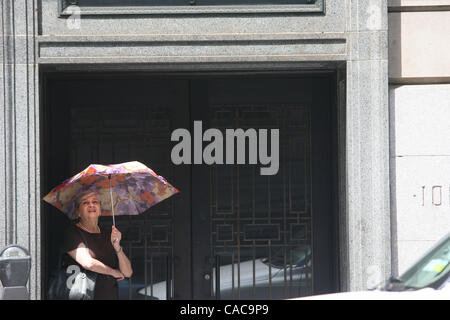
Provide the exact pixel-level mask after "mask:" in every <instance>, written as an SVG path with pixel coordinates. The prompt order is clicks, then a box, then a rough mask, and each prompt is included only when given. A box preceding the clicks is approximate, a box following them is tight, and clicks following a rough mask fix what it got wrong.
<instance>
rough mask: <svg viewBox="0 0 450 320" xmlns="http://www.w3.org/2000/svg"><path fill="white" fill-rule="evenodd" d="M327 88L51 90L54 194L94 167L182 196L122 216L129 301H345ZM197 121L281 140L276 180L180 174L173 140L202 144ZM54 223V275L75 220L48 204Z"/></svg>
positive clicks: (235, 82) (192, 169)
mask: <svg viewBox="0 0 450 320" xmlns="http://www.w3.org/2000/svg"><path fill="white" fill-rule="evenodd" d="M330 84H331V80H330V78H329V77H317V76H316V77H281V76H277V77H267V76H265V77H262V76H245V77H244V76H240V77H234V78H230V77H223V78H212V77H210V76H203V77H196V78H193V77H190V78H189V77H178V78H170V77H164V78H163V77H160V78H157V79H156V78H151V77H134V78H133V77H130V76H127V77H116V78H113V77H111V76H108V75H103V76H98V77H96V76H86V75H80V76H70V77H68V78H65V77H56V78H55V79H49V80H48V81H47V82H46V92H45V99H46V101H45V103H46V106H47V107H46V109H45V119H46V126H45V127H46V132H45V133H44V136H45V139H46V143H45V147H44V150H45V155H46V156H45V164H46V165H45V166H44V171H45V173H44V176H45V179H44V180H45V181H44V189H49V188H50V187H51V186H54V185H56V184H58V183H60V182H61V181H62V180H63V179H65V178H67V177H69V176H71V175H73V174H75V173H76V172H79V171H81V170H82V169H84V168H85V167H87V166H88V165H89V164H91V163H119V162H124V161H130V160H138V161H142V162H143V163H145V164H147V165H148V166H150V167H151V168H153V169H154V170H155V171H156V172H157V173H158V174H161V175H162V176H164V177H166V178H167V180H168V181H170V182H171V183H173V184H174V185H175V186H176V187H177V188H179V189H180V190H181V193H180V194H179V195H177V196H175V197H173V198H171V199H169V201H164V202H162V203H161V204H159V205H157V206H155V207H153V208H151V209H150V210H149V211H148V212H145V213H144V214H142V215H140V216H132V217H131V216H123V217H118V218H117V219H116V223H117V227H118V228H119V229H120V230H121V231H122V233H123V235H124V238H123V241H122V245H123V247H124V250H125V251H126V253H127V255H128V257H129V258H130V260H131V262H132V264H133V269H134V274H133V277H132V278H131V279H129V280H126V281H121V282H120V283H119V288H120V298H121V299H191V298H193V299H280V298H287V297H294V296H301V295H308V294H312V293H321V292H329V291H334V290H335V289H336V283H337V277H336V267H337V263H336V259H335V256H336V252H337V248H336V246H335V243H336V242H333V240H334V233H335V231H336V221H335V220H336V219H335V215H334V211H333V205H332V203H333V170H332V166H333V156H332V136H331V133H332V120H331V119H332V108H331V106H332V98H331V97H332V95H331V92H332V90H333V89H332V88H331V85H330ZM195 120H198V121H202V124H203V128H204V130H206V129H208V128H217V129H219V130H221V131H222V132H224V130H225V129H227V128H232V129H237V128H242V129H244V130H246V129H249V128H252V129H255V130H260V129H279V130H280V140H279V170H278V173H277V174H276V175H270V176H263V175H260V168H261V167H262V166H263V165H261V164H233V165H231V164H228V165H227V164H223V165H206V164H200V165H198V164H192V165H179V166H176V165H174V164H173V163H172V161H171V158H170V155H171V148H172V147H173V145H174V143H172V142H171V141H170V135H171V132H173V130H175V129H176V128H188V129H190V132H191V133H192V134H194V128H193V122H194V121H195ZM224 136H225V135H224ZM206 144H207V143H204V146H205V145H206ZM269 150H270V147H269ZM44 214H45V219H46V223H45V225H46V229H47V232H46V233H45V234H46V239H45V241H46V243H47V244H48V246H47V251H46V261H47V266H49V267H51V266H52V264H53V263H54V260H55V253H56V250H57V248H56V247H57V243H58V242H59V241H60V239H61V237H62V234H61V230H63V225H64V224H65V223H66V222H67V221H65V220H64V221H63V219H62V218H61V217H62V214H61V213H60V212H58V211H57V210H56V209H54V208H52V207H50V206H45V207H44ZM110 220H111V219H110V218H107V217H105V218H102V219H101V224H103V225H104V226H110V225H111V221H110Z"/></svg>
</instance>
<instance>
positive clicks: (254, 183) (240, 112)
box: [210, 104, 313, 299]
mask: <svg viewBox="0 0 450 320" xmlns="http://www.w3.org/2000/svg"><path fill="white" fill-rule="evenodd" d="M210 114H211V127H214V128H218V129H225V128H229V127H230V125H233V127H235V128H243V129H244V130H246V129H248V128H267V129H273V128H278V129H279V130H280V169H279V171H278V174H276V175H273V176H261V175H260V174H259V167H258V166H255V165H252V166H250V165H233V166H225V165H215V166H211V175H210V177H211V180H210V188H211V190H212V192H211V199H210V201H211V207H210V225H211V239H210V242H211V256H212V257H215V261H214V265H213V266H212V270H211V274H213V281H212V284H211V294H212V295H213V296H216V298H217V299H280V298H288V297H293V296H302V295H308V294H311V293H312V288H313V283H312V271H311V270H312V257H311V254H312V253H311V248H312V216H311V188H310V186H311V177H310V158H311V156H310V110H309V106H307V105H273V104H271V105H214V106H211V109H210ZM269 150H270V149H269ZM217 270H218V271H219V272H217ZM216 288H219V290H216Z"/></svg>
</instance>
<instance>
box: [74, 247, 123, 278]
mask: <svg viewBox="0 0 450 320" xmlns="http://www.w3.org/2000/svg"><path fill="white" fill-rule="evenodd" d="M68 254H69V255H70V256H71V257H72V258H73V259H74V260H75V261H76V262H78V263H79V264H80V265H81V266H82V267H83V268H84V269H86V270H90V271H94V272H97V273H101V274H106V275H110V276H113V277H114V278H116V279H117V280H122V279H124V275H123V274H122V272H120V271H119V270H117V269H113V268H110V267H108V266H107V265H105V264H104V263H103V262H101V261H99V260H97V259H94V258H92V256H91V255H90V253H89V249H87V248H77V249H74V250H71V251H69V252H68Z"/></svg>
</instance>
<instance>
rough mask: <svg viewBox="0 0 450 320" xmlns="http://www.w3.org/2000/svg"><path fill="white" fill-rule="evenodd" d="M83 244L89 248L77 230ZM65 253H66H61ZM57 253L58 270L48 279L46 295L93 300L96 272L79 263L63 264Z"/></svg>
mask: <svg viewBox="0 0 450 320" xmlns="http://www.w3.org/2000/svg"><path fill="white" fill-rule="evenodd" d="M78 232H79V233H80V235H81V238H82V239H83V242H84V245H85V246H86V248H88V249H89V246H88V243H87V241H86V238H85V237H84V235H83V233H82V232H81V231H80V230H78ZM63 254H67V253H63ZM63 254H60V255H59V261H58V266H59V268H58V270H57V272H56V274H54V276H53V277H52V278H51V280H50V286H49V290H48V297H49V299H51V300H93V299H94V291H95V282H96V280H97V273H96V272H93V271H90V270H86V269H84V268H82V267H81V266H80V265H79V264H71V265H65V264H64V262H63V259H62V255H63Z"/></svg>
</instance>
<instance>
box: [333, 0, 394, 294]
mask: <svg viewBox="0 0 450 320" xmlns="http://www.w3.org/2000/svg"><path fill="white" fill-rule="evenodd" d="M347 4H348V7H347V17H348V18H347V19H346V21H347V26H346V29H347V32H348V39H349V42H348V60H347V103H346V128H345V131H346V155H345V156H346V168H345V170H346V176H347V181H346V214H345V217H344V218H345V219H346V223H345V227H346V228H347V230H346V237H348V238H347V247H346V248H344V250H347V251H346V252H345V255H346V258H347V261H346V262H347V263H348V265H344V266H342V267H343V269H342V273H343V279H346V280H344V282H345V283H342V284H341V285H342V286H343V289H344V290H365V289H367V288H368V287H371V286H374V285H376V284H377V283H379V282H381V281H383V280H384V279H385V278H386V277H387V276H389V274H390V270H391V267H390V260H391V239H390V193H389V112H388V111H389V108H388V63H387V59H388V56H387V53H388V41H387V7H386V1H385V0H348V1H347Z"/></svg>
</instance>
